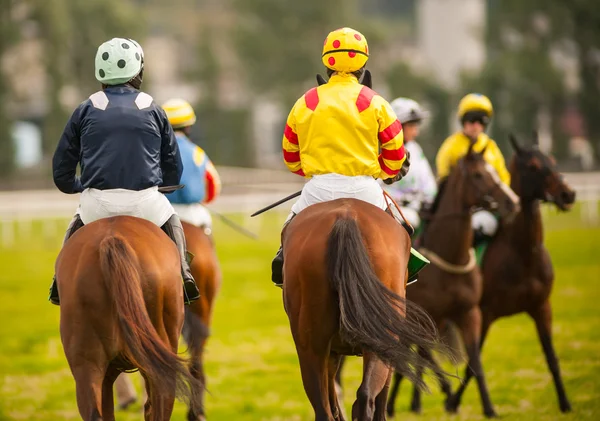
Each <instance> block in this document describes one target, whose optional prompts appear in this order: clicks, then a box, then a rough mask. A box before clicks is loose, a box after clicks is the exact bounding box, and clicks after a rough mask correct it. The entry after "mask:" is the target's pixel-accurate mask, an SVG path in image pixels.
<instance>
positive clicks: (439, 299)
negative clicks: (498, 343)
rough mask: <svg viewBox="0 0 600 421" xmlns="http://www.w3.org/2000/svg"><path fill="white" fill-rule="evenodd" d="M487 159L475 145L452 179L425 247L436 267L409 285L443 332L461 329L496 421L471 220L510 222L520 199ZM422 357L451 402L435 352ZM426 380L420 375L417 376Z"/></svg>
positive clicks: (412, 296)
mask: <svg viewBox="0 0 600 421" xmlns="http://www.w3.org/2000/svg"><path fill="white" fill-rule="evenodd" d="M484 154H485V149H484V150H483V151H482V152H481V153H476V152H473V151H472V146H471V147H470V148H469V150H468V152H467V154H466V155H465V156H464V157H463V158H462V159H461V160H459V161H458V163H457V165H456V166H455V167H454V168H453V170H452V171H451V173H450V175H449V176H448V179H447V180H446V183H445V188H444V189H443V190H442V191H440V193H439V196H440V197H438V198H437V199H436V202H437V208H436V209H435V210H434V212H433V215H432V217H431V220H430V221H429V223H428V225H427V227H426V229H425V231H424V233H423V239H422V240H423V242H422V244H423V246H424V247H425V248H423V249H421V252H422V253H423V254H424V255H425V256H426V257H428V258H429V260H431V262H432V264H430V265H429V266H427V267H426V268H425V269H423V271H422V272H421V273H420V275H419V281H418V282H416V283H415V284H414V285H411V286H410V288H409V289H408V292H407V295H408V297H409V298H410V300H411V301H414V302H415V303H416V304H418V305H419V306H421V307H422V308H424V309H425V310H426V311H427V312H428V313H429V315H430V316H431V317H432V318H433V320H434V321H435V323H436V325H437V326H438V327H441V325H442V324H443V323H445V321H446V320H450V321H452V322H453V323H454V324H455V325H456V326H457V327H458V329H459V330H460V333H461V336H462V340H463V343H464V345H465V348H466V351H467V354H468V356H469V361H470V364H469V367H470V368H471V369H472V370H473V371H474V373H475V377H476V379H477V383H478V386H479V393H480V396H481V402H482V406H483V412H484V415H485V416H487V417H495V416H496V412H495V410H494V408H493V405H492V402H491V399H490V395H489V392H488V389H487V385H486V381H485V375H484V371H483V367H482V364H481V360H480V355H479V341H480V331H481V310H480V308H479V302H480V298H481V294H482V279H481V273H480V270H479V268H478V267H477V264H476V260H475V253H474V250H473V249H472V243H473V229H472V227H471V215H472V212H473V211H474V210H475V209H476V208H483V209H488V210H489V209H496V210H497V212H498V213H499V214H500V215H501V217H502V218H503V219H504V220H505V221H510V220H511V219H512V218H513V217H514V215H515V213H516V212H517V211H518V209H519V199H518V197H517V196H516V195H515V193H514V192H513V191H512V190H511V189H510V188H508V187H507V186H505V185H504V184H503V183H502V182H501V181H500V179H499V177H498V175H497V173H496V172H495V170H494V169H493V168H492V167H491V166H490V165H489V164H487V163H486V162H485V160H484V158H483V155H484ZM419 352H421V353H422V355H423V357H424V358H427V359H428V360H429V361H430V363H431V365H432V366H434V367H435V368H434V373H435V374H436V376H437V377H438V380H439V382H440V386H441V388H442V391H443V392H444V393H445V394H446V396H447V399H450V396H451V387H450V384H449V383H448V381H447V379H446V378H445V376H444V375H443V373H442V372H441V370H440V368H439V366H437V364H436V363H435V362H434V360H433V357H432V355H431V353H430V352H429V351H428V350H426V349H420V350H419ZM421 375H422V372H419V373H418V376H419V377H421ZM401 379H402V373H397V374H396V376H395V379H394V384H393V387H392V390H391V393H390V398H389V401H388V408H387V411H388V415H390V416H392V415H393V414H394V402H395V399H396V395H397V393H398V388H399V385H400V381H401ZM420 404H421V401H420V393H419V391H415V396H414V397H413V402H412V405H411V406H412V408H411V409H412V410H413V411H414V412H420V411H421V406H420Z"/></svg>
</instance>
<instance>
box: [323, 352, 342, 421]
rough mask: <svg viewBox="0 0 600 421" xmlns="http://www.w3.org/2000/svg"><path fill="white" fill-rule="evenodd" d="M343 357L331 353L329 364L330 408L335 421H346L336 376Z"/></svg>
mask: <svg viewBox="0 0 600 421" xmlns="http://www.w3.org/2000/svg"><path fill="white" fill-rule="evenodd" d="M342 358H343V357H342V356H341V355H339V354H334V353H331V354H330V355H329V363H328V373H329V378H328V382H327V383H328V387H329V406H330V407H331V413H332V414H333V419H334V420H335V421H344V411H343V409H342V408H341V404H340V401H339V400H338V389H337V385H338V384H337V382H336V376H337V373H338V371H339V368H340V363H341V361H342Z"/></svg>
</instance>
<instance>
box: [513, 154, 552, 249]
mask: <svg viewBox="0 0 600 421" xmlns="http://www.w3.org/2000/svg"><path fill="white" fill-rule="evenodd" d="M510 187H511V188H512V189H513V191H514V192H515V193H516V194H517V195H518V196H519V198H521V211H520V212H519V213H518V214H517V216H516V217H515V219H514V221H513V222H512V223H511V224H505V225H504V226H503V231H504V232H505V233H507V234H508V235H509V237H510V241H511V244H512V245H513V247H515V248H516V249H518V250H519V253H520V254H521V255H524V254H532V253H535V252H537V251H538V250H539V248H540V246H541V245H542V243H543V241H544V229H543V225H542V213H541V208H540V201H539V200H534V199H528V198H523V189H522V188H521V178H520V175H519V174H518V172H517V169H516V166H512V168H511V184H510Z"/></svg>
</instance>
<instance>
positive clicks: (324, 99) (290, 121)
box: [272, 28, 409, 286]
mask: <svg viewBox="0 0 600 421" xmlns="http://www.w3.org/2000/svg"><path fill="white" fill-rule="evenodd" d="M368 58H369V47H368V45H367V40H366V39H365V37H364V35H362V34H361V33H360V32H358V31H355V30H354V29H351V28H340V29H337V30H335V31H333V32H331V33H330V34H329V35H328V36H327V38H326V39H325V43H324V46H323V54H322V61H323V64H324V65H325V66H326V67H327V74H328V76H329V81H328V82H327V83H325V84H322V85H321V86H318V87H316V88H312V89H310V90H309V91H308V92H306V93H305V94H304V95H303V96H302V97H301V98H300V99H298V101H296V103H295V105H294V107H293V108H292V110H291V111H290V113H289V116H288V118H287V124H286V126H285V130H284V133H283V145H282V146H283V159H284V162H285V164H286V166H287V167H288V169H289V170H290V171H291V172H293V173H295V174H298V175H301V176H303V177H306V178H307V179H308V182H307V183H306V185H305V186H304V188H303V190H302V194H301V195H300V198H299V199H298V201H297V202H296V203H295V204H294V205H293V207H292V212H291V213H290V215H289V217H288V219H287V221H286V224H287V223H288V222H289V221H290V220H291V219H292V218H293V216H294V215H296V214H297V213H299V212H301V211H302V210H304V209H305V208H307V207H308V206H310V205H313V204H315V203H319V202H325V201H328V200H334V199H338V198H355V199H360V200H364V201H366V202H369V203H371V204H373V205H375V206H377V207H379V208H380V209H383V210H385V209H386V208H387V205H386V201H385V198H384V195H383V190H382V188H381V186H380V185H379V184H378V183H377V180H376V179H377V178H381V179H383V180H388V182H390V181H397V180H399V179H400V178H401V177H402V176H403V175H404V174H406V172H407V171H408V166H409V161H408V159H407V154H406V152H405V149H404V142H403V133H402V125H401V124H400V121H398V119H397V118H396V114H395V113H394V111H393V109H392V107H391V106H390V104H389V103H388V102H387V101H386V100H385V99H383V98H382V97H381V96H379V95H378V94H377V93H376V92H374V91H373V90H372V89H371V88H370V87H368V86H364V85H362V84H361V83H359V78H360V77H361V76H362V75H363V73H364V72H365V68H364V66H365V64H366V62H367V60H368ZM369 79H370V76H369ZM284 227H285V225H284ZM282 269H283V253H282V249H281V248H280V249H279V251H278V253H277V255H276V257H275V259H274V260H273V265H272V270H273V273H272V280H273V282H274V283H275V284H276V285H278V286H279V285H282V284H283V279H282Z"/></svg>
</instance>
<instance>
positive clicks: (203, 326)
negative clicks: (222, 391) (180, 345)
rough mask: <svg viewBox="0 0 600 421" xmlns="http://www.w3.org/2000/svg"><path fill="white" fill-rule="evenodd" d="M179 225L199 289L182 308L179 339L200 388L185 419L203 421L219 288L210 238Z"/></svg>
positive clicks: (184, 225)
mask: <svg viewBox="0 0 600 421" xmlns="http://www.w3.org/2000/svg"><path fill="white" fill-rule="evenodd" d="M182 225H183V230H184V231H185V238H186V241H187V247H188V250H189V251H190V252H192V253H193V254H194V260H192V264H191V269H192V275H194V279H195V280H196V284H197V285H198V288H199V289H200V299H199V300H197V301H194V302H193V303H191V304H190V306H189V308H186V310H185V322H184V324H183V337H184V338H185V341H186V342H187V344H188V350H189V353H190V357H191V366H190V371H191V373H192V375H193V376H194V377H195V378H196V379H197V380H198V381H199V383H200V384H201V386H202V387H201V388H200V389H199V390H198V393H197V394H196V396H198V401H197V402H196V404H195V405H192V406H191V407H190V408H189V411H188V415H187V419H188V420H189V421H204V420H205V419H206V415H205V413H204V392H205V386H206V378H205V376H204V347H205V345H206V341H207V339H208V336H209V333H210V323H211V320H212V312H213V307H214V303H215V298H216V297H217V293H218V292H219V288H220V286H221V270H220V269H219V262H218V259H217V254H216V252H215V247H214V244H213V240H212V237H211V236H210V234H209V233H208V232H207V231H206V229H205V227H196V226H194V225H191V224H188V223H186V222H182Z"/></svg>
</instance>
